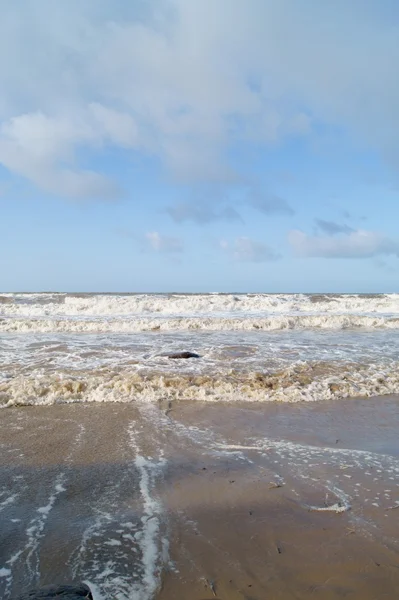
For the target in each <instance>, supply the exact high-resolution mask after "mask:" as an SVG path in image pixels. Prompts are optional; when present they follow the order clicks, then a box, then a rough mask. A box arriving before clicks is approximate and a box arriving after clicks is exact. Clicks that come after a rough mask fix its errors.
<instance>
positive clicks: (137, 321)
mask: <svg viewBox="0 0 399 600" xmlns="http://www.w3.org/2000/svg"><path fill="white" fill-rule="evenodd" d="M307 328H309V329H399V315H398V316H376V315H358V314H316V315H278V316H269V317H260V316H259V317H249V316H248V317H242V316H241V317H239V318H238V317H237V318H231V317H225V318H223V317H175V318H162V317H153V316H152V317H147V318H145V317H144V318H143V317H137V318H107V319H82V318H75V319H66V318H63V319H54V318H53V319H48V318H47V319H46V318H33V319H32V318H31V319H21V318H17V319H15V318H14V319H12V318H0V332H14V333H17V332H21V333H26V332H32V333H33V332H38V333H50V332H54V333H130V332H131V333H133V332H140V331H179V330H181V331H184V330H191V331H193V330H194V331H195V330H197V331H200V330H203V331H240V330H242V331H251V330H263V331H282V330H293V329H307Z"/></svg>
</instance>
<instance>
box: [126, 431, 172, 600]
mask: <svg viewBox="0 0 399 600" xmlns="http://www.w3.org/2000/svg"><path fill="white" fill-rule="evenodd" d="M129 437H130V443H131V446H132V448H133V449H134V450H135V452H136V458H135V461H134V462H135V466H136V468H137V469H138V472H139V474H140V482H139V486H140V493H141V497H142V502H143V516H142V518H141V522H142V524H143V528H142V531H141V532H140V535H139V543H140V547H141V552H142V564H143V569H144V572H143V578H142V581H141V582H140V584H136V585H135V586H134V588H133V590H132V595H131V596H130V599H131V600H149V599H150V598H152V597H153V595H154V594H155V592H156V590H157V588H158V586H159V583H160V569H161V566H162V565H161V562H160V561H161V560H162V559H163V558H164V557H163V556H162V554H163V553H162V540H160V515H161V505H160V503H159V501H158V500H157V499H156V498H155V497H154V493H153V488H154V484H155V480H156V477H157V476H158V475H159V474H160V472H161V471H162V469H163V468H164V467H165V464H166V461H165V459H164V458H163V457H162V456H161V457H160V458H159V459H158V460H154V459H153V458H149V457H147V458H146V457H144V456H142V455H141V454H140V453H139V446H138V441H137V433H136V431H135V428H134V424H131V425H130V427H129Z"/></svg>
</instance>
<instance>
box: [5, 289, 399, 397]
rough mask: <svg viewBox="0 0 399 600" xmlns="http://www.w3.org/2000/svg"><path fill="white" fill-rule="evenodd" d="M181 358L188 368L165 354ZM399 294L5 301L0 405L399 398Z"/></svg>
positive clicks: (28, 297)
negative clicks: (186, 356) (192, 355)
mask: <svg viewBox="0 0 399 600" xmlns="http://www.w3.org/2000/svg"><path fill="white" fill-rule="evenodd" d="M182 350H189V351H194V352H196V353H198V354H199V355H200V359H198V360H195V359H191V360H183V359H182V360H171V359H169V358H168V357H167V354H170V353H173V352H176V351H182ZM398 367H399V295H395V294H387V295H384V294H379V295H374V296H373V295H364V296H362V295H301V294H291V295H290V294H275V295H270V294H242V295H232V294H213V295H210V294H203V295H196V294H193V295H183V294H163V295H162V294H161V295H156V294H155V295H154V294H153V295H146V294H136V295H134V294H131V295H123V294H119V295H116V294H94V295H93V294H50V293H48V294H3V295H2V302H1V304H0V369H1V370H0V406H13V405H25V404H55V403H62V402H82V401H85V402H88V401H90V402H92V401H95V402H131V401H135V400H140V401H149V402H152V401H158V400H161V399H164V398H168V399H170V400H176V399H190V400H191V399H195V398H199V399H201V400H204V401H205V400H207V401H220V400H225V401H235V400H249V401H254V400H256V401H269V400H279V401H285V402H297V401H301V400H307V401H314V400H322V399H323V400H326V399H331V398H345V397H349V396H351V397H353V396H364V395H384V394H392V393H398V392H399V368H398Z"/></svg>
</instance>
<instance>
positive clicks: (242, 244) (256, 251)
mask: <svg viewBox="0 0 399 600" xmlns="http://www.w3.org/2000/svg"><path fill="white" fill-rule="evenodd" d="M220 247H221V248H222V250H224V251H225V252H227V253H228V254H229V255H230V256H231V257H232V258H233V259H234V260H237V261H242V262H255V263H262V262H269V261H273V260H277V259H278V258H280V257H279V255H278V254H277V253H276V252H275V251H274V250H273V249H272V248H270V246H268V245H267V244H263V243H262V242H258V241H256V240H253V239H251V238H248V237H238V238H236V239H235V240H234V241H233V242H228V241H226V240H221V241H220Z"/></svg>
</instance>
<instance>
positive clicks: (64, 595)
mask: <svg viewBox="0 0 399 600" xmlns="http://www.w3.org/2000/svg"><path fill="white" fill-rule="evenodd" d="M57 598H59V599H60V600H82V599H83V598H85V599H86V600H93V596H92V593H91V591H90V588H89V587H88V586H87V585H86V584H85V583H78V584H76V585H46V586H44V587H41V588H38V589H36V590H30V591H29V592H26V593H25V594H22V595H21V596H18V599H17V600H53V599H54V600H55V599H57Z"/></svg>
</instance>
